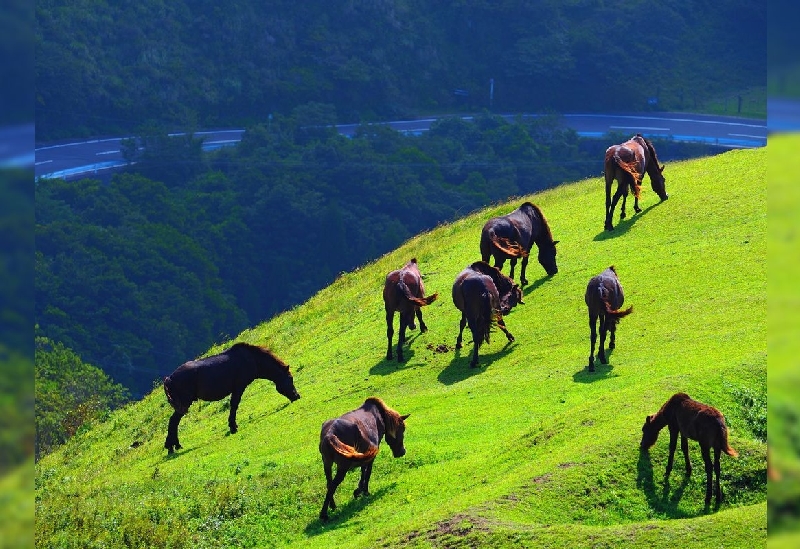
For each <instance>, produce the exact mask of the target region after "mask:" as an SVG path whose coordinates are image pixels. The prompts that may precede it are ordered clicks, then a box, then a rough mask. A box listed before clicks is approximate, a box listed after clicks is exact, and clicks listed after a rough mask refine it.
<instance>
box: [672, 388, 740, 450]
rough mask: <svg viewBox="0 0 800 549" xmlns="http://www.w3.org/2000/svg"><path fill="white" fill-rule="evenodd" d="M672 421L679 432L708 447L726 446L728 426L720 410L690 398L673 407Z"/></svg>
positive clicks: (722, 447) (723, 447)
mask: <svg viewBox="0 0 800 549" xmlns="http://www.w3.org/2000/svg"><path fill="white" fill-rule="evenodd" d="M674 418H675V419H674V421H675V423H676V424H677V427H678V429H679V430H680V432H681V434H683V436H685V437H686V438H690V439H692V440H696V441H698V442H700V443H701V444H703V445H706V446H708V447H710V448H721V449H725V448H727V446H728V444H727V440H728V428H727V426H726V425H725V417H724V416H723V415H722V412H720V411H719V410H717V409H716V408H714V407H713V406H709V405H707V404H703V403H702V402H697V401H696V400H692V399H685V400H682V401H681V402H680V405H679V406H676V407H675V411H674Z"/></svg>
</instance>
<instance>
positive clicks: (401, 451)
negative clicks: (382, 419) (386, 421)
mask: <svg viewBox="0 0 800 549" xmlns="http://www.w3.org/2000/svg"><path fill="white" fill-rule="evenodd" d="M409 415H410V414H406V415H404V416H399V418H398V419H399V421H398V422H397V425H395V426H394V428H393V429H392V430H391V431H390V430H389V429H387V430H386V443H387V444H388V445H389V448H391V450H392V455H393V456H394V457H396V458H399V457H403V456H404V455H406V447H405V445H404V443H403V439H404V438H405V432H406V419H407V418H408V416H409Z"/></svg>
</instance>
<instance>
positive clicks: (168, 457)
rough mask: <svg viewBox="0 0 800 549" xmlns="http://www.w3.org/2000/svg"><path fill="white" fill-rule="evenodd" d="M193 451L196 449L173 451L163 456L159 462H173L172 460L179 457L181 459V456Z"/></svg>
mask: <svg viewBox="0 0 800 549" xmlns="http://www.w3.org/2000/svg"><path fill="white" fill-rule="evenodd" d="M195 450H197V448H189V449H186V448H181V449H180V450H175V451H174V452H173V453H171V454H167V455H165V456H164V457H163V458H162V460H161V461H170V460H173V459H178V458H179V457H181V456H183V455H186V454H188V453H189V452H194V451H195Z"/></svg>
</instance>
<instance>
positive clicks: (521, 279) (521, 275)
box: [519, 250, 530, 286]
mask: <svg viewBox="0 0 800 549" xmlns="http://www.w3.org/2000/svg"><path fill="white" fill-rule="evenodd" d="M528 252H530V250H528ZM527 268H528V256H527V255H526V256H525V257H523V258H522V268H521V269H520V270H519V282H520V284H522V285H523V286H525V285H526V284H527V283H528V279H527V278H525V270H526V269H527Z"/></svg>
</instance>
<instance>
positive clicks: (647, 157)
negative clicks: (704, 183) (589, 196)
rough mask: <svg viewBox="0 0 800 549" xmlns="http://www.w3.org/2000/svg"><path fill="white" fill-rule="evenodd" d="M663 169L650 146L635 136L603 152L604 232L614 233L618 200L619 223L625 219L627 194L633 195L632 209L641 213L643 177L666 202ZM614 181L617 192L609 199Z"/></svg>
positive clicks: (638, 134) (639, 136) (638, 136)
mask: <svg viewBox="0 0 800 549" xmlns="http://www.w3.org/2000/svg"><path fill="white" fill-rule="evenodd" d="M663 171H664V166H659V165H658V156H656V150H655V149H654V148H653V144H652V143H651V142H650V141H649V140H648V139H646V138H645V137H643V136H642V134H640V133H637V134H636V135H634V136H633V137H631V138H630V139H629V140H628V141H626V142H625V143H622V144H620V145H612V146H610V147H609V148H608V149H606V157H605V165H604V172H603V173H604V175H605V178H606V224H605V229H606V230H607V231H613V230H614V225H613V224H612V218H613V217H614V208H615V207H616V205H617V202H618V201H619V199H620V197H622V206H621V210H620V213H619V218H620V219H625V201H626V199H627V197H628V191H629V190H632V191H633V197H634V203H633V209H634V211H635V212H636V213H639V212H641V211H642V209H641V208H640V207H639V195H640V194H641V190H642V178H643V177H644V174H645V173H647V175H649V176H650V186H651V187H652V188H653V191H655V193H656V194H657V195H658V196H659V197H660V198H661V200H662V201H664V200H666V199H667V198H669V196H668V195H667V191H666V188H665V186H664V181H665V179H664V175H663V174H662V173H661V172H663ZM614 179H616V180H617V192H615V193H614V198H613V200H612V198H611V185H612V183H613V182H614Z"/></svg>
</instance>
